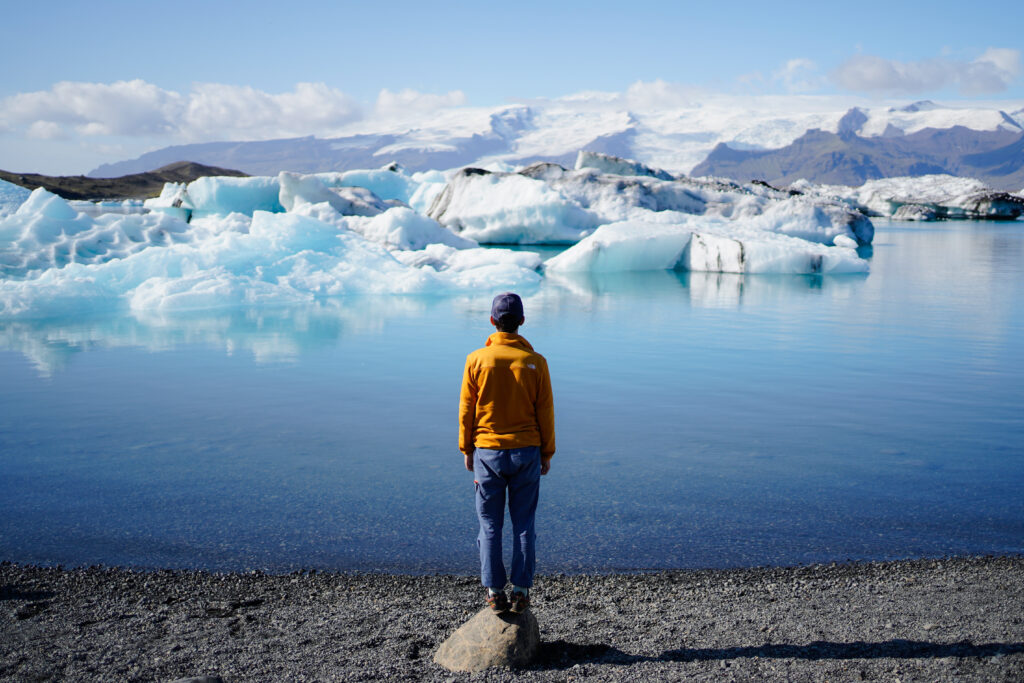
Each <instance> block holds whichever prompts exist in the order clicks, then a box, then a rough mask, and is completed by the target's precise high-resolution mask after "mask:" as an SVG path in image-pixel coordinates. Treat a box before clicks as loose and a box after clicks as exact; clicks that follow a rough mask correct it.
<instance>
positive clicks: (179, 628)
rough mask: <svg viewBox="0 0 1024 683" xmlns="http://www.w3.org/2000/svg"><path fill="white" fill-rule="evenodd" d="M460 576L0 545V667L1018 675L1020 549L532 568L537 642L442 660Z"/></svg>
mask: <svg viewBox="0 0 1024 683" xmlns="http://www.w3.org/2000/svg"><path fill="white" fill-rule="evenodd" d="M481 595H482V593H481V589H480V588H479V586H478V585H477V580H476V579H475V578H472V577H453V576H432V577H415V576H395V575H388V574H325V573H301V574H289V575H266V574H260V573H252V574H208V573H204V572H189V571H159V572H139V571H128V570H121V569H102V568H90V569H75V570H62V569H46V568H36V567H24V566H19V565H14V564H10V563H4V564H2V565H0V677H2V678H4V679H7V680H19V681H42V680H74V681H89V680H104V681H111V680H125V681H152V680H156V681H171V680H175V679H178V678H184V677H190V676H201V675H218V676H221V677H222V678H223V680H224V681H228V682H230V681H243V680H246V681H274V680H277V681H283V680H288V681H321V680H341V681H356V680H367V681H369V680H379V679H382V678H391V679H402V680H405V679H409V680H425V681H435V680H439V681H444V680H455V681H460V680H488V681H499V680H500V681H506V680H520V679H522V680H531V681H532V680H538V681H567V680H576V679H578V678H581V677H587V678H589V679H592V680H607V681H651V680H662V681H678V680H683V679H686V680H714V681H719V680H739V681H742V680H752V679H769V680H780V681H781V680H786V681H802V680H813V681H819V680H821V681H824V680H841V681H849V680H854V681H856V680H886V681H893V680H901V681H908V680H909V681H915V680H916V681H946V680H950V681H951V680H979V681H980V680H984V681H1022V680H1024V558H1021V557H999V558H991V557H989V558H963V559H948V560H914V561H901V562H888V563H870V564H851V565H828V566H824V565H818V566H810V567H798V568H760V569H740V570H727V571H672V572H659V573H652V574H639V575H637V574H633V575H602V576H548V577H543V578H541V579H540V580H539V581H538V585H537V587H536V589H535V595H534V603H535V604H534V608H533V609H534V613H535V614H536V616H537V619H538V620H539V621H540V625H541V637H542V640H543V641H544V643H543V646H542V651H541V657H540V660H539V661H538V662H537V663H536V665H534V666H533V667H532V668H529V669H525V670H521V671H510V670H508V669H497V670H491V671H488V672H485V673H482V674H475V675H472V676H471V675H468V674H451V673H449V672H447V671H445V670H443V669H441V668H440V667H439V666H437V665H436V664H434V663H433V661H432V659H431V658H432V655H433V652H434V650H435V649H436V647H437V646H438V644H440V643H441V642H442V641H443V640H444V639H445V638H446V637H447V636H448V635H449V634H450V633H451V632H452V631H453V630H454V629H455V628H456V627H457V626H458V625H459V624H461V623H462V622H463V621H465V620H466V619H467V618H469V617H470V616H471V615H472V614H474V613H475V612H476V611H477V610H478V609H479V608H480V606H481Z"/></svg>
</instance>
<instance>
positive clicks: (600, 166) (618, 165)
mask: <svg viewBox="0 0 1024 683" xmlns="http://www.w3.org/2000/svg"><path fill="white" fill-rule="evenodd" d="M583 168H592V169H594V170H596V171H598V172H600V173H611V174H614V175H627V176H629V175H641V176H650V177H651V178H657V179H658V180H675V176H674V175H672V174H671V173H669V172H668V171H662V170H661V169H657V168H651V167H650V166H648V165H647V164H641V163H640V162H639V161H630V160H629V159H620V158H619V157H615V156H611V155H608V154H601V153H599V152H587V151H584V150H580V153H579V154H578V155H577V156H576V170H577V171H578V170H580V169H583Z"/></svg>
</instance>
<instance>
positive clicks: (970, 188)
mask: <svg viewBox="0 0 1024 683" xmlns="http://www.w3.org/2000/svg"><path fill="white" fill-rule="evenodd" d="M790 188H791V189H792V190H794V191H797V192H800V193H802V194H804V195H805V196H809V197H820V198H826V199H831V200H834V201H840V202H844V203H846V204H847V205H848V206H850V207H853V208H855V209H857V210H858V211H861V212H862V213H865V214H867V215H870V216H882V217H891V218H898V219H902V220H917V221H932V220H941V219H952V220H958V219H959V220H965V219H966V220H1016V219H1017V218H1020V217H1021V216H1022V215H1024V191H1022V192H1021V193H1019V194H1014V193H1010V192H997V191H994V190H992V189H990V188H989V187H988V186H986V185H985V183H983V182H982V181H980V180H976V179H974V178H959V177H957V176H951V175H943V174H935V175H925V176H915V177H899V178H882V179H879V180H869V181H868V182H866V183H864V184H863V185H861V186H860V187H847V186H845V185H815V184H814V183H811V182H808V181H807V180H798V181H797V182H795V183H793V185H791V186H790Z"/></svg>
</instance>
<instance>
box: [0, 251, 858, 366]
mask: <svg viewBox="0 0 1024 683" xmlns="http://www.w3.org/2000/svg"><path fill="white" fill-rule="evenodd" d="M865 277H866V276H864V275H860V274H854V275H841V276H827V275H824V276H823V275H742V274H734V273H690V272H673V271H653V272H638V273H633V272H625V273H594V274H578V275H552V276H550V277H549V278H548V280H547V281H546V282H545V283H544V284H543V285H542V286H541V287H540V288H539V289H537V290H536V291H535V292H534V293H533V294H527V295H526V296H525V297H524V298H525V299H526V301H527V302H528V303H529V304H530V311H531V317H534V316H536V315H538V314H544V315H549V316H552V317H557V316H558V315H559V310H561V309H563V308H569V309H578V308H579V307H581V306H582V307H593V306H595V305H600V302H602V301H604V302H615V305H616V306H619V305H621V304H623V303H626V304H627V305H628V304H629V302H631V301H638V302H642V303H643V305H645V306H649V305H651V304H652V303H654V302H666V301H672V302H675V303H678V304H679V305H681V306H691V307H695V308H725V309H728V308H737V307H739V306H741V305H753V306H760V305H763V304H765V303H766V302H768V301H775V302H779V301H784V300H786V299H789V298H791V297H800V296H806V295H808V294H811V295H816V294H820V292H821V291H822V290H827V291H829V292H832V293H840V292H847V291H848V290H850V289H851V288H856V287H857V286H859V285H860V284H861V283H862V282H863V280H864V279H865ZM488 305H489V294H484V295H483V296H467V295H459V296H453V297H427V296H418V297H417V296H407V297H402V296H386V297H349V298H346V299H335V300H324V301H319V302H316V303H314V304H309V305H302V306H287V307H262V308H237V309H218V310H208V311H196V312H176V313H173V314H163V313H147V312H145V311H135V312H132V313H130V314H121V315H108V316H90V317H85V318H78V319H75V318H72V319H67V318H59V319H44V320H28V321H24V320H21V321H0V350H5V351H15V352H18V353H21V354H23V355H24V356H25V357H26V358H28V359H29V361H30V362H31V363H32V365H33V366H34V367H35V368H36V370H37V371H38V372H39V373H40V374H41V375H44V376H45V375H52V374H53V373H55V372H58V371H60V370H61V369H63V368H64V367H66V365H67V364H68V363H69V362H70V360H71V359H72V358H73V357H74V356H75V355H76V354H78V353H82V352H86V351H89V350H91V349H98V348H103V349H113V348H123V347H131V348H138V349H144V350H146V351H150V352H153V353H158V352H163V351H170V350H173V349H176V348H180V347H183V346H192V345H199V346H203V347H206V348H217V349H223V351H224V352H225V353H226V354H227V355H231V354H234V353H250V354H251V355H252V357H253V359H254V360H255V361H256V362H258V363H262V362H288V361H294V360H296V359H298V358H299V357H301V356H302V354H304V353H308V352H310V351H312V350H315V349H321V348H325V347H330V346H331V345H333V344H335V343H336V342H337V341H338V340H339V339H341V338H342V337H343V336H345V335H351V334H360V335H374V334H380V333H381V331H382V330H383V329H384V327H385V325H386V323H387V321H389V320H394V319H406V320H416V319H424V318H430V317H431V316H451V315H455V316H468V317H472V316H478V317H482V318H484V319H486V315H487V306H488Z"/></svg>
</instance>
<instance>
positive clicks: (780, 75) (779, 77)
mask: <svg viewBox="0 0 1024 683" xmlns="http://www.w3.org/2000/svg"><path fill="white" fill-rule="evenodd" d="M772 80H773V81H776V82H778V83H781V84H782V87H783V88H785V90H786V92H788V93H808V92H813V91H815V90H818V89H820V88H821V86H823V85H824V84H825V79H824V78H822V76H821V73H820V72H819V71H818V65H817V64H815V63H814V62H812V61H811V60H809V59H803V58H797V59H791V60H789V61H788V62H786V63H785V64H783V65H782V67H781V68H780V69H777V70H776V71H774V72H772Z"/></svg>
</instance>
